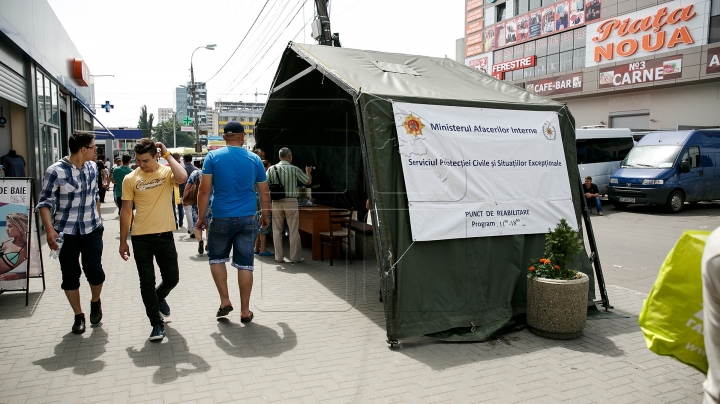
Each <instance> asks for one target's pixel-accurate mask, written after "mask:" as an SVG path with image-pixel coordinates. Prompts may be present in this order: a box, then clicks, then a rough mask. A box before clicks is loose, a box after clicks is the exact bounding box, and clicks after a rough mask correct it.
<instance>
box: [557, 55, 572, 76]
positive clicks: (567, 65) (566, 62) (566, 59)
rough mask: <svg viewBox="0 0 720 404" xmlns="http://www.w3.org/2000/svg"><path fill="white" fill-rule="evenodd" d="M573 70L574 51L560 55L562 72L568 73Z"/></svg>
mask: <svg viewBox="0 0 720 404" xmlns="http://www.w3.org/2000/svg"><path fill="white" fill-rule="evenodd" d="M572 68H573V51H572V50H569V51H567V52H562V53H561V54H560V71H561V72H566V71H568V70H572Z"/></svg>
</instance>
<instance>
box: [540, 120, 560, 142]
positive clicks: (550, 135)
mask: <svg viewBox="0 0 720 404" xmlns="http://www.w3.org/2000/svg"><path fill="white" fill-rule="evenodd" d="M543 135H545V139H547V140H555V138H556V137H557V130H555V127H554V126H552V124H551V123H550V122H545V124H543Z"/></svg>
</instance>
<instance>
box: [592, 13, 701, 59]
mask: <svg viewBox="0 0 720 404" xmlns="http://www.w3.org/2000/svg"><path fill="white" fill-rule="evenodd" d="M706 17H707V15H706V12H705V2H704V0H674V1H671V2H668V3H663V4H661V5H658V6H654V7H649V8H645V9H642V10H638V11H635V12H632V13H628V14H624V15H622V16H619V17H615V18H611V19H607V20H604V21H601V22H597V23H594V24H590V25H588V27H587V36H588V38H589V39H590V40H591V42H590V41H589V42H588V46H587V48H586V55H585V60H586V66H587V67H590V66H596V65H598V64H601V63H607V62H617V61H618V59H620V60H622V59H623V58H638V57H646V56H652V55H653V54H655V53H656V52H667V51H671V50H680V49H684V48H688V47H690V46H697V45H704V44H705V43H706V42H707V40H706V38H707V33H706V32H707V27H703V24H702V21H706V20H707V18H706ZM696 41H697V42H698V43H696Z"/></svg>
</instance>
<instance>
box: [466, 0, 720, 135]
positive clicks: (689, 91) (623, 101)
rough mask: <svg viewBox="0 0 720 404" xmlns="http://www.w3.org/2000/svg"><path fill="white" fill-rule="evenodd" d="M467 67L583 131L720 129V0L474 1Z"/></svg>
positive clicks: (468, 16)
mask: <svg viewBox="0 0 720 404" xmlns="http://www.w3.org/2000/svg"><path fill="white" fill-rule="evenodd" d="M466 10H467V11H466V37H465V41H466V59H465V63H466V64H467V65H468V66H471V67H473V68H477V69H480V70H482V71H485V72H486V73H488V74H491V75H493V76H495V77H496V78H498V79H501V80H505V81H508V82H510V83H512V84H514V85H517V86H519V87H522V88H524V89H526V90H527V91H530V92H534V93H537V94H540V95H544V96H547V97H551V98H553V99H556V100H559V101H563V102H566V103H567V105H568V107H569V108H570V110H571V112H572V113H573V115H574V117H575V120H576V124H577V126H578V127H580V126H591V125H600V126H602V125H604V126H607V127H617V128H619V127H624V128H630V129H632V130H634V131H639V132H642V131H649V130H675V129H678V128H685V127H719V126H720V60H718V58H720V0H672V1H652V0H625V1H618V0H573V1H570V0H567V1H559V2H551V1H548V0H507V1H495V2H486V1H483V0H468V1H467V3H466Z"/></svg>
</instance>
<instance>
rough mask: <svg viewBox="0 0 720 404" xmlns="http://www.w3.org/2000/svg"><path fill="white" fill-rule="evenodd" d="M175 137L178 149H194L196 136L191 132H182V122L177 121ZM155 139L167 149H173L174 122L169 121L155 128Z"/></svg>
mask: <svg viewBox="0 0 720 404" xmlns="http://www.w3.org/2000/svg"><path fill="white" fill-rule="evenodd" d="M175 137H176V139H177V142H176V145H177V147H193V145H194V144H195V135H194V134H193V133H191V132H180V122H179V121H175ZM153 138H154V139H155V140H156V141H158V142H162V143H163V144H164V145H165V146H167V147H173V121H172V120H169V121H166V122H163V123H161V124H160V125H157V126H156V127H155V128H154V135H153Z"/></svg>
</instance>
